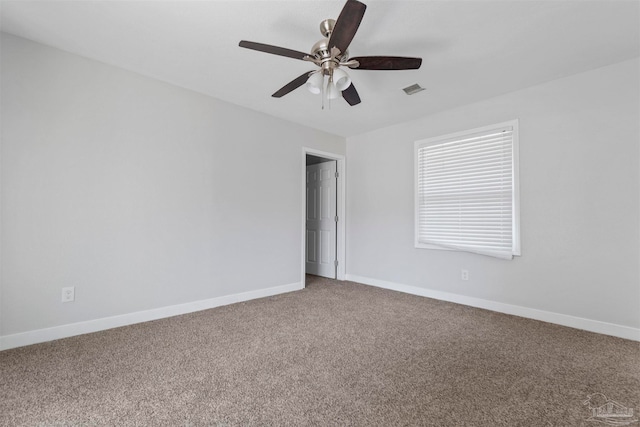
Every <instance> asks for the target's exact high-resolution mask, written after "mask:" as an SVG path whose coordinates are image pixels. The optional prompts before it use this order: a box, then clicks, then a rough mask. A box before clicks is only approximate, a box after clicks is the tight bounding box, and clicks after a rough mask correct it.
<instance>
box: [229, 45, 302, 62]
mask: <svg viewBox="0 0 640 427" xmlns="http://www.w3.org/2000/svg"><path fill="white" fill-rule="evenodd" d="M239 46H240V47H244V48H247V49H253V50H257V51H260V52H265V53H271V54H273V55H280V56H286V57H288V58H293V59H301V60H304V58H305V57H307V56H309V54H308V53H304V52H298V51H297V50H291V49H286V48H284V47H278V46H272V45H270V44H264V43H256V42H249V41H246V40H242V41H241V42H240V44H239Z"/></svg>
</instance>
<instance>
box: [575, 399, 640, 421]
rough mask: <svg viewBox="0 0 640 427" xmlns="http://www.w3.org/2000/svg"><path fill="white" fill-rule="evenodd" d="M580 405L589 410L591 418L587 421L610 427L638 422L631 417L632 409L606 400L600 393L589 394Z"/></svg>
mask: <svg viewBox="0 0 640 427" xmlns="http://www.w3.org/2000/svg"><path fill="white" fill-rule="evenodd" d="M582 404H583V405H587V406H588V407H589V409H590V410H591V416H590V417H589V418H587V421H593V422H596V423H602V424H606V425H610V426H628V425H631V424H633V423H636V422H638V419H637V418H635V417H634V416H633V408H627V407H626V406H624V405H621V404H620V403H618V402H616V401H615V400H611V399H608V398H607V396H605V395H604V394H602V393H593V394H590V395H589V396H587V400H585V401H584V402H582Z"/></svg>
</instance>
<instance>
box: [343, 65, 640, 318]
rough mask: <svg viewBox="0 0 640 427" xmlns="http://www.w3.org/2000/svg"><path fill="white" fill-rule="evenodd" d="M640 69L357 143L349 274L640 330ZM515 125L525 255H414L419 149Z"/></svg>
mask: <svg viewBox="0 0 640 427" xmlns="http://www.w3.org/2000/svg"><path fill="white" fill-rule="evenodd" d="M639 68H640V67H639V64H638V60H637V59H635V60H631V61H626V62H622V63H619V64H615V65H612V66H608V67H605V68H601V69H596V70H592V71H589V72H585V73H582V74H578V75H574V76H571V77H567V78H563V79H560V80H555V81H552V82H549V83H546V84H543V85H539V86H535V87H531V88H528V89H526V90H522V91H518V92H513V93H510V94H507V95H504V96H499V97H496V98H492V99H489V100H486V101H483V102H479V103H476V104H472V105H468V106H464V107H461V108H457V109H454V110H450V111H446V112H443V113H440V114H436V115H432V116H429V117H425V118H423V119H420V120H417V121H412V122H409V123H406V124H402V125H398V126H393V127H389V128H385V129H381V130H378V131H375V132H371V133H368V134H364V135H360V136H356V137H352V138H348V139H347V158H348V168H349V179H348V181H347V195H348V203H347V208H348V210H347V230H348V231H347V232H348V239H347V262H348V265H347V267H348V273H349V274H350V275H352V276H360V277H363V278H370V279H374V280H380V281H387V282H392V283H396V284H401V285H408V286H415V287H420V288H426V289H433V290H436V291H444V292H449V293H453V294H459V295H465V296H471V297H476V298H482V299H486V300H490V301H496V302H501V303H506V304H512V305H518V306H524V307H529V308H534V309H539V310H545V311H549V312H553V313H560V314H566V315H571V316H577V317H582V318H586V319H592V320H598V321H603V322H609V323H614V324H618V325H624V326H630V327H635V328H638V327H639V326H640V277H639V260H640V254H639V249H640V236H639V219H640V212H639V203H638V202H639V195H640V178H639V170H640V167H639V158H640V152H639V145H640V144H639V140H640V132H639V126H640V125H639V120H638V117H640V110H639V89H640V88H639V77H638V76H639V75H640V69H639ZM426 96H428V93H427V95H426ZM516 118H517V119H520V188H521V229H522V232H521V236H522V256H521V257H516V258H515V259H514V260H513V261H504V260H499V259H493V258H489V257H485V256H481V255H473V254H468V253H460V252H451V251H437V250H427V249H415V248H414V247H413V232H414V227H413V224H414V223H413V221H414V216H413V215H414V196H413V189H414V184H413V182H414V172H413V143H414V141H415V140H419V139H423V138H427V137H433V136H439V135H445V134H448V133H452V132H456V131H462V130H466V129H473V128H476V127H480V126H484V125H490V124H494V123H499V122H504V121H507V120H511V119H516ZM463 268H464V269H468V270H469V275H470V280H469V281H462V280H460V270H461V269H463Z"/></svg>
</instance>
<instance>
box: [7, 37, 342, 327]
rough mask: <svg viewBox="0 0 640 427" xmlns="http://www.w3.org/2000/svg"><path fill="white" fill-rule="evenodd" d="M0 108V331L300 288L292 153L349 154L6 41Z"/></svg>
mask: <svg viewBox="0 0 640 427" xmlns="http://www.w3.org/2000/svg"><path fill="white" fill-rule="evenodd" d="M1 109H2V157H1V160H2V177H1V178H2V181H1V183H2V189H1V190H2V192H1V194H2V199H1V203H2V212H1V213H2V216H1V220H2V228H1V233H2V248H1V249H2V287H1V293H2V300H1V313H0V321H1V323H0V335H9V334H15V333H19V332H23V331H30V330H36V329H41V328H48V327H52V326H57V325H64V324H69V323H73V322H80V321H85V320H90V319H98V318H102V317H107V316H114V315H118V314H125V313H131V312H136V311H140V310H147V309H152V308H157V307H164V306H170V305H175V304H180V303H186V302H191V301H198V300H202V299H208V298H214V297H218V296H224V295H229V294H235V293H240V292H245V291H252V290H256V289H261V288H268V287H273V286H280V285H288V284H293V283H298V282H300V278H301V275H302V272H301V271H300V268H301V262H300V260H301V254H300V247H301V243H300V242H301V239H302V236H301V227H300V224H301V220H302V218H301V206H302V200H301V197H302V192H301V191H302V190H301V185H302V182H301V180H302V178H301V177H302V167H303V165H302V148H301V147H302V146H308V147H312V148H316V149H319V150H324V151H330V152H335V153H338V154H344V152H345V141H344V139H343V138H339V137H336V136H332V135H329V134H326V133H322V132H318V131H315V130H311V129H308V128H304V127H302V126H298V125H295V124H292V123H290V122H286V121H283V120H280V119H276V118H273V117H270V116H267V115H264V114H259V113H255V112H252V111H250V110H246V109H243V108H240V107H236V106H233V105H231V104H227V103H224V102H220V101H217V100H215V99H212V98H210V97H206V96H203V95H200V94H197V93H194V92H191V91H188V90H184V89H181V88H178V87H175V86H171V85H169V84H164V83H162V82H159V81H156V80H153V79H150V78H146V77H143V76H140V75H137V74H134V73H131V72H127V71H124V70H122V69H119V68H115V67H111V66H107V65H105V64H102V63H99V62H96V61H93V60H88V59H85V58H81V57H79V56H75V55H72V54H69V53H66V52H62V51H60V50H56V49H52V48H49V47H46V46H43V45H40V44H36V43H33V42H29V41H27V40H24V39H20V38H16V37H13V36H10V35H3V36H2V105H1ZM63 286H75V287H76V301H75V302H73V303H68V304H62V303H61V302H60V297H61V295H60V294H61V288H62V287H63Z"/></svg>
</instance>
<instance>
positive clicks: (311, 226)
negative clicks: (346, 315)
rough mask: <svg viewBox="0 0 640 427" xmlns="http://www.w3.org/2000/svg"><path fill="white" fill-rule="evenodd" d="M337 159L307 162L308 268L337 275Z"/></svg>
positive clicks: (328, 274)
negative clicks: (308, 164)
mask: <svg viewBox="0 0 640 427" xmlns="http://www.w3.org/2000/svg"><path fill="white" fill-rule="evenodd" d="M337 219H338V218H337V217H336V161H335V160H332V161H329V162H325V163H318V164H315V165H310V166H307V237H306V238H307V245H306V272H307V273H308V274H315V275H317V276H323V277H329V278H332V279H335V278H336V265H335V261H336V220H337Z"/></svg>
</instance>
